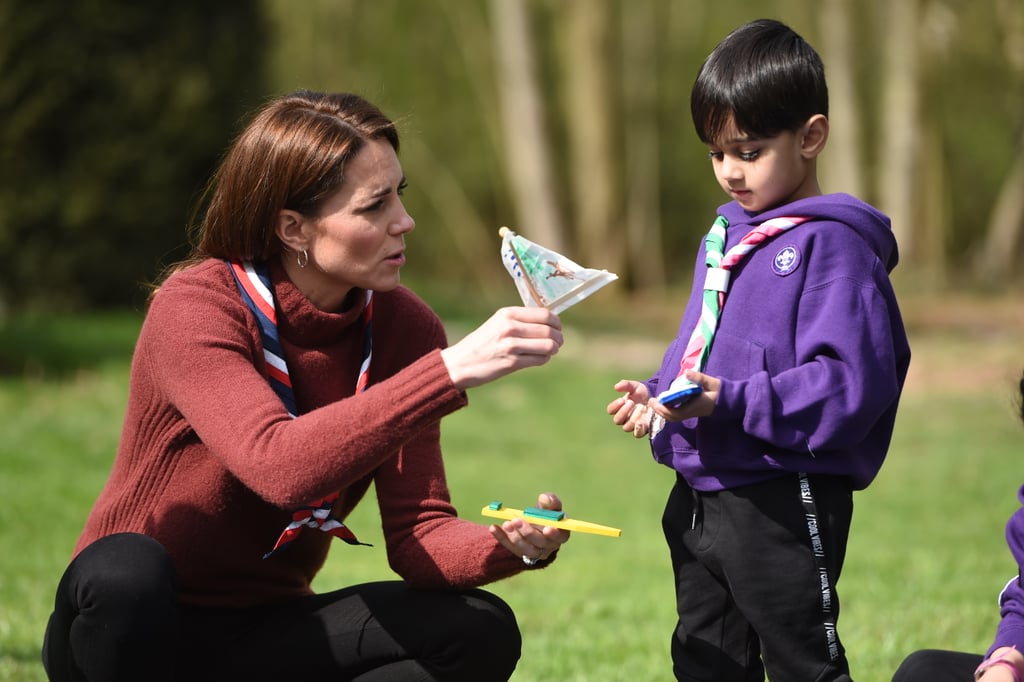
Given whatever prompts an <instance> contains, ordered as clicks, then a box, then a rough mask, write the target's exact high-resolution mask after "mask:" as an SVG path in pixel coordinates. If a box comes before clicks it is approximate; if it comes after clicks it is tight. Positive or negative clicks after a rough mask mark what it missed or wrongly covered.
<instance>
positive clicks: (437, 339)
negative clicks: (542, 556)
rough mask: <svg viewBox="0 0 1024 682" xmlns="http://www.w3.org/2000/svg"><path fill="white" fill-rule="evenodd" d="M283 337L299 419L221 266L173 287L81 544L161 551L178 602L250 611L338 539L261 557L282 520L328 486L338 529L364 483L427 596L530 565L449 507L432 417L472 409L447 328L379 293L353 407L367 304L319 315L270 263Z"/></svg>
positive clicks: (146, 334) (409, 297) (414, 301)
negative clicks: (445, 356) (365, 369)
mask: <svg viewBox="0 0 1024 682" xmlns="http://www.w3.org/2000/svg"><path fill="white" fill-rule="evenodd" d="M271 278H272V281H273V286H274V296H275V299H276V302H277V308H278V328H279V333H280V336H281V342H282V345H283V347H284V352H285V357H286V359H287V362H288V367H289V371H290V374H291V379H292V383H293V386H294V390H295V396H296V400H297V401H298V405H299V411H300V413H301V415H300V416H299V417H297V418H294V419H293V418H292V417H290V416H289V415H288V413H287V411H286V410H285V408H284V406H283V405H282V403H281V401H280V399H278V397H277V395H276V394H275V393H274V392H273V389H271V387H270V385H269V384H268V383H267V379H266V375H265V370H264V362H263V351H262V343H261V341H260V333H259V329H258V327H257V326H256V321H255V319H254V317H253V315H252V313H251V312H250V311H249V309H248V308H247V307H246V305H245V303H244V302H243V301H242V298H241V296H240V294H239V291H238V287H237V285H236V284H235V281H234V279H233V278H232V276H231V273H230V271H229V270H228V267H227V265H226V264H225V263H223V262H221V261H217V260H209V261H206V262H204V263H202V264H200V265H198V266H196V267H193V268H191V269H188V270H185V271H182V272H179V273H177V274H175V275H174V276H172V277H171V278H169V279H168V280H167V282H165V283H164V285H163V286H162V287H161V289H160V291H159V292H158V293H157V294H156V296H155V297H154V299H153V301H152V304H151V306H150V309H149V312H148V314H147V316H146V319H145V322H144V323H143V325H142V330H141V332H140V335H139V339H138V343H137V345H136V348H135V354H134V358H133V361H132V373H131V385H130V391H129V396H128V406H127V412H126V415H125V421H124V428H123V432H122V436H121V442H120V445H119V447H118V452H117V458H116V459H115V461H114V465H113V470H112V472H111V474H110V478H109V480H108V481H107V483H106V486H105V487H104V488H103V491H102V492H101V493H100V496H99V499H98V500H97V502H96V505H95V506H94V507H93V509H92V512H91V513H90V515H89V518H88V520H87V522H86V525H85V529H84V530H83V532H82V535H81V536H80V538H79V540H78V544H77V546H76V548H75V552H76V554H77V553H78V552H80V551H81V550H82V549H83V548H84V547H86V546H87V545H88V544H89V543H91V542H93V541H95V540H96V539H98V538H101V537H104V536H106V535H110V534H112V533H119V532H136V533H145V534H147V535H150V536H152V537H154V538H156V539H157V540H159V541H160V542H161V543H162V544H163V545H164V547H166V548H167V550H168V551H169V552H170V554H171V557H172V558H173V560H174V564H175V567H176V569H177V573H178V579H179V582H180V590H181V599H182V601H185V602H189V603H195V604H206V605H219V606H247V605H253V604H259V603H264V602H268V601H275V600H280V599H283V598H288V597H292V596H297V595H302V594H308V593H310V591H311V590H310V582H311V581H312V579H313V577H314V576H315V575H316V573H317V571H319V570H320V568H321V566H322V565H323V562H324V560H325V558H326V556H327V551H328V548H329V547H330V545H331V543H332V542H338V543H339V545H340V546H342V547H345V549H346V550H347V551H349V552H350V553H349V554H346V557H345V559H346V560H351V561H358V555H357V553H358V552H360V551H379V550H378V549H376V548H375V549H371V550H366V549H362V548H360V549H356V548H349V547H348V546H347V545H342V544H341V543H340V541H336V540H333V538H331V537H330V536H329V535H328V534H327V533H323V532H320V531H318V530H314V529H309V528H307V529H305V530H304V531H303V533H302V534H301V536H300V537H299V539H297V540H296V541H295V542H293V543H292V544H291V545H290V546H288V547H287V548H285V549H283V550H281V551H278V552H276V553H275V554H274V555H273V556H271V557H270V558H268V559H263V558H262V556H263V555H264V554H265V553H266V552H268V551H269V550H270V549H271V548H272V547H273V546H274V542H275V541H276V540H277V537H278V535H279V534H280V532H281V530H282V529H283V528H284V527H285V526H286V525H287V524H288V522H289V521H290V520H291V514H290V511H289V510H290V509H292V508H294V507H296V506H299V505H303V504H308V503H309V502H312V501H315V500H317V499H319V498H321V497H323V496H325V495H327V494H329V493H331V492H333V491H338V490H341V491H343V492H342V494H341V497H340V498H339V500H338V503H337V505H336V506H335V511H336V513H337V515H338V516H339V517H341V518H344V517H345V516H347V515H348V513H349V512H350V511H351V510H352V509H353V508H354V507H355V505H356V504H357V503H358V502H359V501H360V499H361V498H362V497H363V495H364V493H365V492H366V490H367V488H368V487H369V484H370V483H371V482H373V483H374V484H375V487H376V492H377V498H378V503H379V505H380V512H381V519H382V525H383V532H384V538H385V541H386V545H387V553H388V560H389V563H390V565H391V567H392V568H393V569H394V570H395V571H396V572H397V573H398V574H399V575H400V576H401V577H402V578H403V579H405V580H406V581H408V582H409V583H411V584H413V585H415V586H417V587H422V588H433V589H455V588H467V587H475V586H478V585H482V584H485V583H488V582H492V581H494V580H498V579H500V578H504V577H507V576H510V575H512V574H514V573H517V572H519V571H521V570H523V568H524V565H523V563H522V561H521V560H520V559H519V557H517V556H515V555H513V554H512V553H511V552H509V551H508V550H506V549H505V548H503V547H502V546H501V545H500V544H498V543H497V541H495V540H494V538H492V537H491V535H490V534H489V533H488V531H487V528H486V526H484V525H480V524H476V523H471V522H469V521H465V520H461V519H459V518H457V517H456V511H455V509H454V508H453V507H452V505H451V502H450V497H449V493H448V487H447V483H446V481H445V476H444V468H443V464H442V460H441V447H440V426H439V420H440V419H441V418H442V417H443V416H445V415H447V414H449V413H451V412H454V411H455V410H457V409H459V408H461V407H463V406H465V405H466V396H465V393H463V392H461V391H459V390H458V389H457V388H456V387H455V385H454V384H453V383H452V381H451V378H450V376H449V375H448V372H447V369H446V368H445V365H444V362H443V361H442V359H441V354H440V351H439V349H440V348H443V347H444V346H445V345H446V339H445V333H444V329H443V327H442V325H441V322H440V320H439V319H438V318H437V316H436V315H435V314H434V312H433V311H431V310H430V308H428V307H427V305H426V304H425V303H423V302H422V301H421V300H420V299H419V298H417V297H416V296H415V295H414V294H413V293H411V292H410V291H409V290H408V289H405V288H402V287H400V288H398V289H397V290H395V291H393V292H389V293H375V295H374V316H373V364H372V367H371V369H370V386H369V388H368V389H367V390H366V391H365V392H363V393H360V394H358V395H354V392H355V384H356V376H357V374H358V371H359V363H360V359H361V349H362V324H361V321H360V313H361V310H360V308H359V306H355V307H354V308H353V309H352V310H349V311H347V312H344V313H340V314H328V313H324V312H322V311H320V310H318V309H317V308H315V307H314V306H313V305H312V304H311V303H310V302H309V300H308V299H307V298H306V297H305V296H303V294H302V293H301V292H300V291H299V290H298V289H296V288H295V286H294V285H293V284H292V283H291V281H290V280H288V278H287V276H286V275H285V273H284V269H283V268H281V267H280V265H279V264H276V263H275V264H274V265H273V266H272V268H271Z"/></svg>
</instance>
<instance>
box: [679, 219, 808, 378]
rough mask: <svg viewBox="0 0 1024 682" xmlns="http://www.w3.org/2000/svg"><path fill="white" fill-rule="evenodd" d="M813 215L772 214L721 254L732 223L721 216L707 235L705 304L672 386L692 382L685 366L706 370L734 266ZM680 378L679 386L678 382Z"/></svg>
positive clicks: (705, 240) (705, 241)
mask: <svg viewBox="0 0 1024 682" xmlns="http://www.w3.org/2000/svg"><path fill="white" fill-rule="evenodd" d="M808 220H810V218H806V217H787V218H772V219H771V220H766V221H764V222H763V223H761V224H760V225H758V226H757V227H755V228H754V229H753V230H751V231H750V232H748V233H747V234H746V235H745V236H744V237H743V239H741V240H740V243H739V244H737V245H736V246H734V247H732V248H731V249H729V252H728V253H726V254H724V255H723V254H722V252H723V251H724V250H725V230H726V228H727V227H729V221H728V220H727V219H726V218H725V216H718V217H717V218H716V219H715V222H714V224H712V225H711V230H710V231H709V232H708V234H707V236H706V237H705V238H704V245H705V252H706V254H705V255H706V258H705V261H704V262H705V264H706V265H707V267H708V270H707V275H705V278H704V305H703V306H701V314H700V320H699V321H698V322H697V326H696V327H695V328H694V330H693V334H692V335H691V336H690V340H689V342H688V343H687V344H686V351H685V352H684V353H683V359H682V360H681V361H680V362H679V374H678V376H677V378H676V380H675V381H673V382H672V388H671V389H670V390H679V389H681V388H682V383H683V382H686V383H690V384H692V383H693V382H690V381H689V380H687V379H686V378H685V377H684V374H685V372H686V370H688V369H696V370H697V371H698V372H703V371H704V368H705V366H706V365H707V362H708V355H710V354H711V343H712V342H713V341H714V339H715V332H716V331H717V330H718V318H719V316H720V315H721V314H722V305H723V304H724V303H725V294H726V292H727V291H729V278H730V276H731V274H732V273H731V271H732V269H733V267H735V265H736V264H737V263H739V262H740V261H741V260H743V257H744V256H746V255H747V254H748V253H750V252H751V251H753V250H754V249H756V248H757V247H758V246H759V245H760V244H761V242H763V241H765V240H767V239H769V238H771V237H774V236H775V235H777V234H782V233H783V232H785V231H786V230H789V229H791V228H794V227H796V226H797V225H799V224H800V223H803V222H806V221H808ZM676 382H679V384H680V385H679V386H677V385H676Z"/></svg>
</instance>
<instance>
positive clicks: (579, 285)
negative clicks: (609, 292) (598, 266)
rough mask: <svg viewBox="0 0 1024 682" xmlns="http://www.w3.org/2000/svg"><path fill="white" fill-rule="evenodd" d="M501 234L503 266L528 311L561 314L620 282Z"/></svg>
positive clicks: (507, 232) (608, 274)
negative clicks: (543, 310) (604, 288)
mask: <svg viewBox="0 0 1024 682" xmlns="http://www.w3.org/2000/svg"><path fill="white" fill-rule="evenodd" d="M498 234H499V235H500V236H501V262H502V263H504V264H505V269H506V270H508V273H509V274H510V275H512V279H513V280H514V281H515V283H516V289H518V290H519V296H520V297H521V298H522V299H523V305H526V306H528V307H532V308H547V309H549V310H550V311H551V312H553V313H555V314H558V313H560V312H562V311H563V310H566V309H567V308H570V307H571V306H574V305H576V304H577V303H579V302H580V301H582V300H583V299H585V298H586V297H587V296H590V295H591V294H592V293H594V292H595V291H597V290H598V289H600V288H601V287H603V286H604V285H606V284H610V283H611V282H614V281H615V280H617V279H618V278H619V276H618V275H616V274H615V273H613V272H608V271H607V270H591V269H590V268H584V267H580V266H579V265H577V264H576V263H573V262H572V261H571V260H569V259H568V258H566V257H565V256H562V255H560V254H558V253H555V252H554V251H549V250H548V249H545V248H544V247H543V246H540V245H539V244H535V243H534V242H531V241H530V240H529V239H524V238H523V237H520V236H519V235H517V234H516V233H515V232H513V231H512V230H510V229H508V228H507V227H503V228H501V229H500V230H498Z"/></svg>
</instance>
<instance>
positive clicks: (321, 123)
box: [162, 90, 398, 279]
mask: <svg viewBox="0 0 1024 682" xmlns="http://www.w3.org/2000/svg"><path fill="white" fill-rule="evenodd" d="M375 139H385V140H387V141H388V142H389V143H390V144H391V146H392V147H394V149H395V151H396V152H397V151H398V131H397V130H396V128H395V125H394V122H393V121H391V119H389V118H388V117H387V116H385V115H384V114H383V113H382V112H381V111H380V109H378V108H377V107H376V106H374V105H373V104H371V103H370V102H368V101H367V100H365V99H363V98H362V97H360V96H359V95H354V94H351V93H336V94H325V93H318V92H310V91H307V90H300V91H298V92H293V93H291V94H289V95H284V96H282V97H279V98H276V99H273V100H271V101H269V102H268V103H267V104H265V105H264V106H263V107H261V108H260V109H259V110H257V111H256V112H255V113H254V115H253V117H252V119H251V120H250V121H249V123H248V124H247V125H246V127H245V129H244V130H242V132H241V133H240V134H239V135H238V137H237V138H236V139H235V141H234V142H233V143H232V145H231V146H230V147H229V148H228V150H227V152H226V154H225V155H224V158H223V160H222V161H221V163H220V166H219V167H218V168H217V170H216V172H215V173H214V174H213V176H212V177H211V179H210V181H209V183H208V184H207V186H206V189H205V191H204V192H203V194H202V196H201V198H200V201H199V204H198V206H197V210H196V215H197V216H198V215H199V214H202V218H201V220H198V221H193V228H192V230H191V235H190V237H191V240H190V241H191V244H192V251H191V253H190V254H189V256H188V257H187V258H186V259H185V260H183V261H181V262H179V263H176V264H174V265H172V266H171V267H170V268H168V270H167V271H166V272H165V273H164V276H163V278H162V279H166V277H168V276H170V274H172V273H174V272H176V271H178V270H181V269H184V268H186V267H189V266H191V265H195V264H197V263H199V262H201V261H203V260H205V259H207V258H224V259H229V260H253V261H265V260H267V259H269V258H271V257H272V256H275V255H276V254H278V253H280V251H281V248H282V247H281V244H280V242H279V241H278V240H277V238H276V236H275V234H274V224H275V221H276V220H277V216H278V213H280V211H282V210H284V209H289V210H293V211H298V212H299V213H302V214H303V215H307V216H312V217H315V216H316V215H317V214H318V212H319V211H320V209H321V207H322V206H323V203H324V201H325V200H326V199H327V198H328V197H330V196H331V195H332V194H333V193H334V192H336V191H337V190H338V188H340V187H341V184H342V182H343V181H344V170H345V163H346V162H347V161H348V160H349V159H351V158H352V157H353V156H355V155H356V154H357V153H358V152H359V150H360V149H362V148H363V146H364V145H365V144H366V142H367V141H368V140H375Z"/></svg>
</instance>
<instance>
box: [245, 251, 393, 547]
mask: <svg viewBox="0 0 1024 682" xmlns="http://www.w3.org/2000/svg"><path fill="white" fill-rule="evenodd" d="M229 265H230V267H231V274H232V275H234V277H235V282H236V283H237V284H238V289H239V291H240V292H241V294H242V299H243V300H244V301H245V304H246V305H247V306H249V309H250V310H252V312H253V314H254V315H255V316H256V321H257V323H258V324H259V328H260V337H261V338H262V341H263V358H264V360H265V361H266V366H267V378H268V380H269V381H270V385H271V387H272V388H273V389H274V392H275V393H277V395H278V397H279V398H281V402H282V403H284V406H285V408H286V409H287V410H288V414H290V415H291V416H292V417H296V416H298V413H299V410H298V405H297V404H296V402H295V393H294V391H293V390H292V382H291V378H290V376H289V374H288V363H287V362H285V359H284V350H283V348H282V347H281V339H280V337H279V336H278V332H277V311H276V308H275V306H274V294H273V288H272V286H273V285H272V284H271V282H270V271H269V268H268V267H267V265H266V263H259V264H253V263H251V262H249V261H245V262H241V263H240V262H237V261H230V262H229ZM372 323H373V292H372V291H369V290H367V292H366V306H365V308H364V309H363V357H362V362H361V363H360V366H359V378H358V379H357V380H356V393H359V392H361V391H364V390H365V389H366V386H367V383H368V382H369V376H370V360H371V359H372V357H373V324H372ZM338 495H339V493H333V494H331V495H328V496H327V497H325V498H323V499H321V500H317V501H316V502H313V503H312V504H309V505H306V506H302V507H299V508H298V509H296V510H294V511H293V512H292V521H291V523H289V524H288V525H287V526H286V527H285V529H284V530H283V531H282V532H281V536H280V537H279V538H278V539H277V542H276V543H275V544H274V547H273V549H271V550H270V551H269V552H267V553H266V554H264V555H263V558H264V559H266V558H267V557H269V556H271V555H272V554H274V553H275V552H277V551H278V550H280V549H283V548H285V547H287V546H288V545H289V544H290V543H291V542H292V541H293V540H295V538H297V537H298V536H299V534H300V533H301V532H302V530H303V528H318V529H320V530H321V531H323V532H325V533H330V534H331V535H333V536H334V537H336V538H339V539H341V540H344V541H345V542H347V543H348V544H350V545H365V546H369V545H367V543H365V542H360V541H359V540H358V539H356V536H355V534H354V533H353V532H352V531H351V530H349V528H348V527H347V526H346V525H345V524H344V523H342V522H341V519H339V518H338V517H336V516H334V514H333V511H332V510H333V507H334V503H335V501H336V500H337V499H338Z"/></svg>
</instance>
